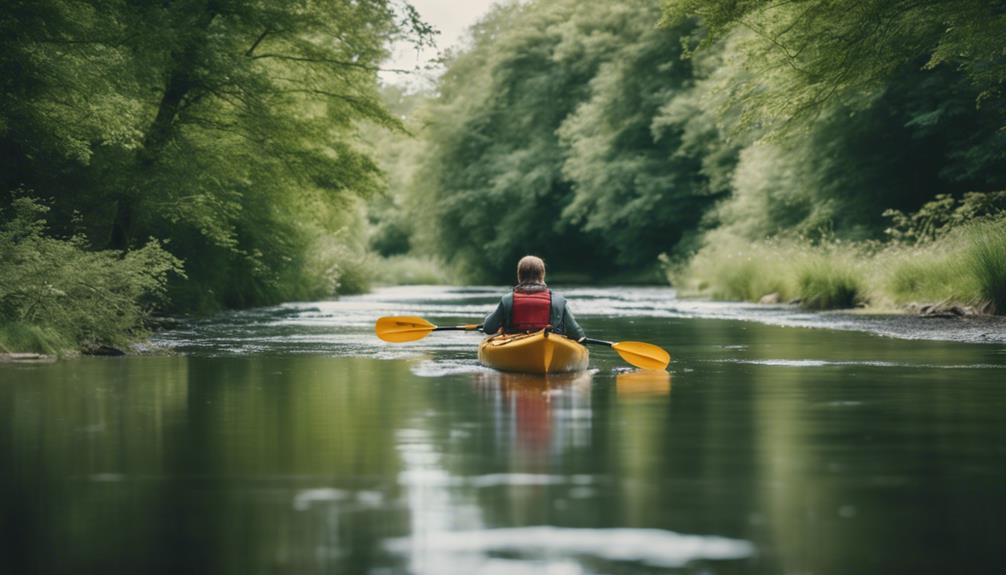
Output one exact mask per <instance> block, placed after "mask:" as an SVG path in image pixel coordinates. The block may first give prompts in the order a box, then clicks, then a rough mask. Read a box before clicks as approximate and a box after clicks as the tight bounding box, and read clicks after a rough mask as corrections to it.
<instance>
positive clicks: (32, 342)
mask: <svg viewBox="0 0 1006 575" xmlns="http://www.w3.org/2000/svg"><path fill="white" fill-rule="evenodd" d="M46 212H47V208H46V207H45V206H42V205H40V204H38V203H37V202H35V201H34V200H32V199H30V198H24V197H21V198H15V199H14V201H13V202H12V205H11V210H10V213H9V214H4V215H5V216H6V217H5V218H4V219H5V221H3V223H0V326H2V328H3V329H2V337H3V342H0V345H2V346H3V347H5V348H7V350H8V351H21V350H32V351H43V352H47V353H52V352H54V351H68V350H70V349H73V348H87V347H92V346H97V345H102V344H107V345H124V344H126V343H129V342H130V341H132V340H133V339H135V338H137V337H139V336H141V335H142V334H143V333H144V323H145V322H146V320H147V319H148V317H149V315H150V312H151V309H152V308H153V306H154V305H156V304H158V303H159V302H161V301H162V298H163V297H164V294H165V288H166V285H167V279H168V275H169V274H170V273H177V274H181V273H182V271H181V269H182V268H181V261H180V260H178V259H177V258H175V257H174V256H172V255H171V254H170V253H168V252H167V251H166V250H165V249H164V248H163V247H162V246H161V244H160V243H159V242H157V241H156V240H151V241H150V242H149V243H147V245H146V246H144V247H142V248H140V249H137V250H133V251H130V252H127V253H120V252H115V251H89V250H87V249H86V242H85V240H84V238H83V237H80V236H75V237H72V238H70V239H57V238H53V237H50V236H47V235H46V234H45V227H46V224H45V220H44V219H43V218H44V216H45V213H46Z"/></svg>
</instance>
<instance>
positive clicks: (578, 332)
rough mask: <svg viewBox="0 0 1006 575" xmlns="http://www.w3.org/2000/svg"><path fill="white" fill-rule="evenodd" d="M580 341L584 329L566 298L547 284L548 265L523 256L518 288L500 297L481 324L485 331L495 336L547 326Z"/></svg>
mask: <svg viewBox="0 0 1006 575" xmlns="http://www.w3.org/2000/svg"><path fill="white" fill-rule="evenodd" d="M549 326H551V327H552V331H553V332H555V333H558V334H560V335H564V336H566V337H568V338H570V339H575V340H577V341H581V340H583V338H584V337H585V336H584V333H583V328H581V327H580V325H579V324H578V323H576V319H575V318H573V314H572V313H570V311H569V306H567V305H566V298H564V297H562V296H561V295H559V294H557V293H553V292H552V290H550V289H548V286H547V285H545V262H544V261H542V259H541V258H539V257H537V256H524V257H522V258H521V259H520V261H519V262H517V285H516V286H514V288H513V291H512V292H510V293H508V294H506V295H504V296H503V297H502V298H500V303H499V305H498V306H496V310H495V311H493V312H492V313H491V314H489V315H488V316H486V319H485V321H483V322H482V331H484V332H485V333H487V334H494V333H497V332H499V331H500V330H501V329H502V330H503V333H520V332H528V331H538V330H541V329H544V328H546V327H549Z"/></svg>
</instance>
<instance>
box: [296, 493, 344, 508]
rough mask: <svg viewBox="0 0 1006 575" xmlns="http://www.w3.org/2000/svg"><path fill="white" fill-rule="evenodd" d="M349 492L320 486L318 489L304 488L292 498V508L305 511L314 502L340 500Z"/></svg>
mask: <svg viewBox="0 0 1006 575" xmlns="http://www.w3.org/2000/svg"><path fill="white" fill-rule="evenodd" d="M348 495H349V494H348V493H347V492H345V491H343V490H341V489H332V488H331V487H322V488H318V489H305V490H303V491H301V492H299V493H297V495H296V496H295V497H294V498H293V508H294V509H295V510H297V511H307V510H308V509H310V508H311V506H312V505H314V504H316V503H327V502H332V501H342V500H344V499H346V497H347V496H348Z"/></svg>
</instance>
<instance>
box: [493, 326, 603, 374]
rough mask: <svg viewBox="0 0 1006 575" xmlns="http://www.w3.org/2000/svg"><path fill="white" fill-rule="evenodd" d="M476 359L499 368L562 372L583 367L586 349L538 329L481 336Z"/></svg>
mask: <svg viewBox="0 0 1006 575" xmlns="http://www.w3.org/2000/svg"><path fill="white" fill-rule="evenodd" d="M479 362H480V363H481V364H482V365H484V366H486V367H491V368H493V369H498V370H500V371H512V372H521V373H564V372H570V371H581V370H584V369H587V365H588V364H589V363H590V352H588V351H587V348H586V347H584V346H582V345H580V344H579V343H577V342H576V341H574V340H572V339H569V338H566V337H563V336H561V335H557V334H555V333H551V332H546V331H545V330H542V331H538V332H534V333H517V334H505V335H494V336H490V337H487V338H485V339H483V340H482V343H481V344H479Z"/></svg>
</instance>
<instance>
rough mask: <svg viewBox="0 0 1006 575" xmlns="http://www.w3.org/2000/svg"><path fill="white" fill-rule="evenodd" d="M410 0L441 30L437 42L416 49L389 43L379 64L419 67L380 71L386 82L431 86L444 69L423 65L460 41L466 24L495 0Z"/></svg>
mask: <svg viewBox="0 0 1006 575" xmlns="http://www.w3.org/2000/svg"><path fill="white" fill-rule="evenodd" d="M410 2H411V4H412V5H413V6H414V7H415V8H416V10H418V11H419V14H420V15H421V16H422V18H423V20H425V21H426V22H427V23H429V24H432V25H433V27H434V28H436V29H437V30H439V31H440V34H439V35H438V36H437V37H436V43H437V46H436V48H424V49H423V50H422V51H419V52H417V51H416V49H415V47H413V46H412V45H411V44H408V43H407V42H397V43H395V44H394V45H392V47H391V56H390V57H389V58H388V59H387V60H386V61H385V62H384V64H383V65H382V67H383V68H394V69H400V70H413V69H414V68H419V70H417V71H416V72H413V73H411V74H397V73H394V72H381V73H380V78H381V81H382V82H384V83H386V84H394V85H398V86H407V87H411V88H422V87H432V86H433V84H434V82H436V79H437V78H438V77H439V76H440V74H442V73H443V67H441V66H439V65H437V66H434V67H433V68H432V69H430V70H425V69H424V68H426V67H427V66H430V65H433V62H434V61H435V60H436V58H437V56H438V54H439V53H441V52H443V51H446V50H447V49H448V48H452V47H455V46H457V45H458V44H460V43H461V42H462V40H463V39H464V37H465V32H466V31H467V30H468V28H469V27H470V26H471V25H472V24H474V23H475V22H477V21H478V20H479V18H481V17H482V16H485V15H486V14H487V13H488V12H489V8H491V7H492V5H493V4H495V3H496V0H410Z"/></svg>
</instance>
